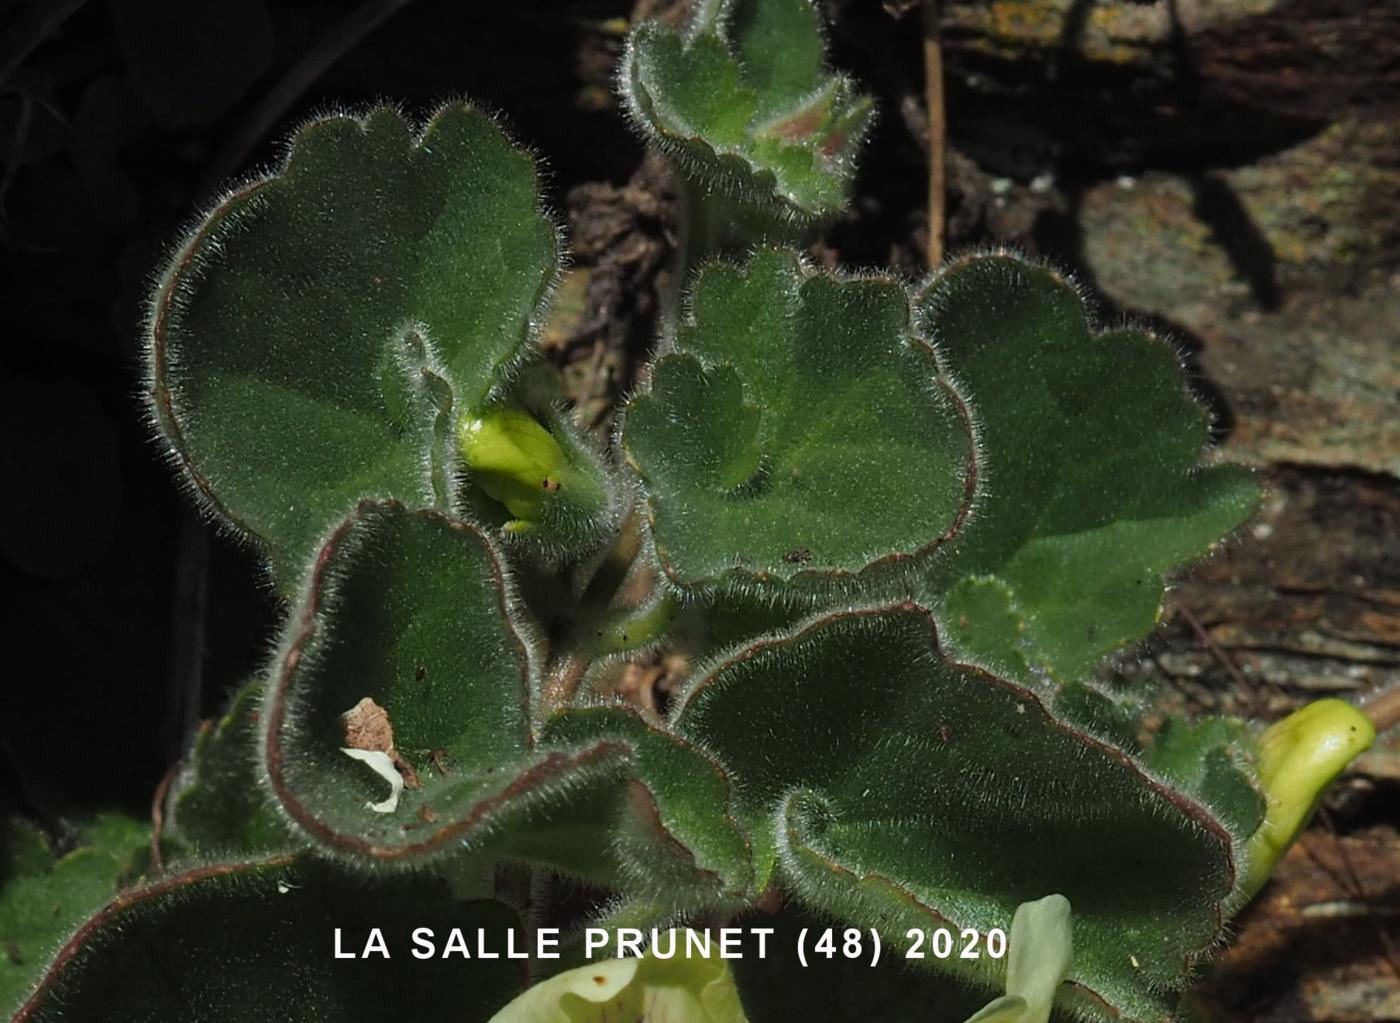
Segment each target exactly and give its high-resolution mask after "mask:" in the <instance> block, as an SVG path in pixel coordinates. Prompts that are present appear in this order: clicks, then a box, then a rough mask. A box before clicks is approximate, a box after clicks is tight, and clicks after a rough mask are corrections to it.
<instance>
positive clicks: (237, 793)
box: [160, 680, 296, 862]
mask: <svg viewBox="0 0 1400 1023" xmlns="http://www.w3.org/2000/svg"><path fill="white" fill-rule="evenodd" d="M262 698H263V684H262V682H261V681H260V680H254V681H251V682H248V683H246V684H244V686H243V687H242V688H240V689H239V690H238V692H237V693H235V694H234V697H233V699H232V700H231V701H230V702H229V706H228V709H227V711H225V713H224V715H223V716H222V717H221V718H220V719H219V720H218V721H217V722H211V721H206V722H204V724H203V725H201V726H200V728H199V731H198V732H196V734H195V740H194V746H193V747H192V748H191V749H190V752H189V754H188V756H187V757H186V760H185V763H184V764H183V765H182V766H181V769H180V773H179V774H178V775H177V776H176V778H175V782H174V784H173V785H172V786H171V789H170V794H169V797H168V798H167V800H166V804H165V806H166V809H165V820H164V827H163V829H162V833H161V835H160V840H161V842H162V843H163V845H164V846H165V851H166V855H167V861H168V858H169V856H170V854H177V855H184V856H190V857H195V858H199V859H202V860H204V861H205V862H208V861H209V860H211V859H231V858H247V857H251V856H257V855H269V854H271V853H274V852H281V851H285V850H287V849H289V848H291V847H292V846H293V845H295V844H296V842H295V839H294V838H293V836H292V834H291V833H290V832H289V831H288V829H287V826H286V824H285V823H284V822H283V820H282V818H281V816H280V815H279V814H278V813H277V810H276V808H275V806H274V805H273V803H272V801H271V800H270V799H268V795H267V792H266V790H265V789H264V788H263V787H262V786H261V785H260V784H259V783H258V767H257V756H256V754H257V744H258V707H259V705H260V704H261V702H262Z"/></svg>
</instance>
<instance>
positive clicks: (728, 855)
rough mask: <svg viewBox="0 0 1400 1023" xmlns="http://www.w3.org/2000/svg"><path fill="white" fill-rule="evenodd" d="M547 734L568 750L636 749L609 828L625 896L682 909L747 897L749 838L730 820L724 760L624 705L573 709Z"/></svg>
mask: <svg viewBox="0 0 1400 1023" xmlns="http://www.w3.org/2000/svg"><path fill="white" fill-rule="evenodd" d="M543 735H544V739H545V740H546V741H549V742H554V743H560V744H565V745H570V746H577V745H580V744H585V743H590V742H597V741H600V740H607V739H611V740H613V741H616V742H619V743H623V744H626V745H627V746H628V747H629V748H630V750H631V758H630V770H629V775H628V781H627V788H626V791H625V792H624V794H623V797H622V799H621V800H620V804H621V805H620V806H619V807H618V808H617V810H616V811H615V812H614V815H613V816H612V817H611V818H610V819H609V820H607V821H606V822H605V826H606V827H607V829H608V831H609V838H610V840H611V844H612V846H613V848H614V850H615V852H616V854H617V856H618V858H619V860H620V877H619V883H620V886H621V887H622V888H623V891H624V894H625V895H627V896H629V897H634V898H643V899H646V900H647V901H648V902H649V903H651V904H652V905H656V906H667V907H671V908H673V909H677V910H682V911H684V910H690V909H694V908H695V907H696V906H714V905H716V904H719V903H722V902H726V901H727V902H730V903H737V902H739V901H741V900H742V899H743V898H744V896H745V893H746V892H748V890H749V887H750V882H751V881H752V877H753V867H752V864H751V861H750V857H749V847H748V839H747V838H746V837H745V836H744V833H743V832H742V831H741V830H740V829H739V826H738V824H737V822H736V821H735V820H734V817H733V816H732V814H731V809H730V803H731V786H730V782H729V778H728V777H727V775H726V774H725V772H724V769H723V767H721V765H720V764H719V762H718V761H716V760H715V759H714V758H713V757H711V756H710V755H709V754H707V753H706V752H705V751H703V750H701V749H699V748H697V747H696V746H694V745H692V744H691V743H689V742H686V741H685V740H683V739H681V738H679V737H678V736H676V735H674V734H672V733H670V732H668V731H666V730H665V729H663V728H661V727H658V726H657V725H654V724H650V723H648V722H647V721H644V720H643V719H642V718H641V717H640V716H639V715H638V714H637V713H636V712H635V711H632V710H631V709H629V708H625V707H621V706H616V707H576V708H569V709H567V710H564V711H561V712H559V713H558V714H556V715H555V717H553V718H552V719H550V721H549V722H548V723H547V724H546V726H545V729H544V733H543Z"/></svg>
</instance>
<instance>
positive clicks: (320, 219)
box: [148, 104, 559, 590]
mask: <svg viewBox="0 0 1400 1023" xmlns="http://www.w3.org/2000/svg"><path fill="white" fill-rule="evenodd" d="M558 260H559V239H558V237H557V232H556V229H555V226H554V224H553V223H552V221H551V220H550V219H549V217H548V216H546V215H545V214H544V213H543V212H542V211H541V209H540V207H539V200H538V196H537V181H536V172H535V167H534V164H533V162H532V161H531V159H530V157H529V155H528V154H526V153H525V152H523V151H522V150H520V149H518V148H516V147H515V146H513V145H512V144H511V142H510V141H509V140H508V139H507V138H506V136H505V135H504V134H503V133H502V132H501V130H500V129H499V128H498V127H497V126H496V125H495V123H494V122H493V121H492V120H491V119H490V118H489V117H487V116H486V115H485V114H482V113H480V112H478V111H476V110H473V109H471V108H470V107H467V106H464V105H462V104H452V105H449V106H446V107H444V108H443V109H442V110H440V111H439V112H438V113H437V114H436V115H435V116H434V117H433V118H432V119H431V120H430V121H429V123H428V125H427V127H426V128H425V129H424V130H423V131H422V133H421V134H415V132H414V130H413V129H412V127H411V126H410V125H409V124H408V122H406V121H405V120H404V118H403V117H402V116H401V115H399V114H398V113H397V112H396V111H394V110H391V109H389V108H384V107H381V108H378V109H375V110H373V111H371V112H370V113H369V114H367V115H366V116H364V117H362V118H354V117H349V116H345V115H341V114H336V115H332V116H328V117H323V118H320V119H318V120H315V121H312V122H310V123H309V124H307V125H306V126H305V127H303V128H302V129H301V130H300V132H298V134H297V135H296V137H295V138H294V139H293V140H292V143H291V146H290V148H289V151H288V155H287V158H286V162H285V163H284V165H283V166H282V167H281V168H280V169H279V170H277V171H276V172H274V173H273V174H271V175H269V176H267V177H265V178H260V179H258V180H255V181H253V182H251V183H249V184H248V185H245V186H243V187H241V188H239V189H237V190H235V191H234V192H232V193H231V194H230V195H228V196H227V197H226V198H225V199H224V200H223V201H222V202H220V203H219V204H218V205H217V206H216V207H215V208H214V209H213V210H212V211H211V212H210V213H209V214H208V215H207V216H206V217H205V218H204V220H203V221H202V222H201V223H200V224H199V225H198V226H197V227H196V228H195V229H194V230H193V231H192V232H191V233H190V235H189V237H188V238H187V239H186V241H185V243H184V244H183V245H182V246H181V247H180V249H179V251H178V252H177V253H176V254H175V256H174V258H173V259H172V260H171V262H170V265H169V267H168V268H167V269H166V271H165V274H164V276H163V277H162V279H161V282H160V286H159V288H158V290H157V292H156V294H155V296H154V298H153V300H152V303H151V309H150V316H149V339H148V340H149V348H150V387H151V402H152V407H153V409H154V413H155V418H156V421H157V423H158V425H159V426H160V428H161V430H162V431H163V433H164V434H165V436H166V438H167V440H168V441H169V443H170V446H171V451H172V455H173V457H174V458H175V459H176V460H177V461H178V462H179V464H180V465H181V467H182V468H183V469H184V471H185V475H186V476H187V477H188V478H189V480H190V481H191V482H192V483H193V485H194V486H195V488H196V489H197V490H198V491H199V493H200V495H201V496H202V497H203V498H204V499H205V500H206V501H207V502H208V503H209V505H210V506H211V507H212V508H213V509H214V510H215V511H217V512H218V514H219V515H220V517H221V518H222V519H223V520H224V521H225V522H226V523H227V524H228V525H230V526H231V527H233V528H234V529H236V530H237V531H238V532H239V533H241V534H243V535H245V536H247V537H249V538H251V539H252V540H253V541H254V542H256V543H257V544H259V545H260V546H261V547H262V548H264V549H265V551H266V552H267V553H268V554H269V555H270V557H271V558H272V560H273V564H274V571H275V574H276V577H277V579H278V582H279V584H280V585H281V586H282V588H283V589H284V590H288V589H291V588H293V587H294V585H295V582H296V579H297V573H298V572H299V571H300V570H301V566H302V564H303V563H304V561H305V559H307V558H308V557H309V556H310V554H311V553H312V551H313V550H314V547H315V544H316V542H317V541H318V540H319V538H320V537H321V535H322V534H323V533H324V532H325V531H326V530H327V529H329V528H330V527H331V526H332V525H334V523H336V522H338V521H339V520H340V519H341V518H342V517H343V516H344V515H345V514H346V513H347V512H348V511H349V509H350V508H351V507H353V505H354V504H355V502H356V501H357V500H359V499H361V498H363V497H383V498H390V497H392V498H397V499H399V500H402V501H404V502H405V503H407V504H409V505H411V506H416V507H439V508H441V509H444V510H451V508H452V507H453V499H452V495H451V493H450V481H451V480H452V478H453V476H454V473H455V464H454V463H453V461H452V460H453V458H454V457H455V445H453V443H452V438H451V434H452V431H451V429H450V427H449V428H444V422H447V421H450V419H451V417H452V416H454V414H460V413H461V412H463V411H464V410H472V409H475V408H478V407H479V406H481V405H483V404H485V403H486V402H487V400H488V398H489V397H491V396H492V394H493V391H494V390H495V389H496V388H497V386H498V385H499V384H500V383H501V381H502V380H503V379H504V378H505V377H507V376H508V375H509V374H510V373H511V372H512V370H513V367H514V366H515V365H516V364H517V363H519V362H520V360H521V359H522V358H524V357H525V356H526V354H527V352H528V350H529V346H530V343H531V341H532V337H533V333H534V329H535V320H536V317H537V313H538V309H539V307H540V304H541V303H542V301H543V300H544V298H545V296H546V294H547V292H548V290H549V288H550V286H551V284H552V282H553V280H554V277H555V274H556V272H557V266H558Z"/></svg>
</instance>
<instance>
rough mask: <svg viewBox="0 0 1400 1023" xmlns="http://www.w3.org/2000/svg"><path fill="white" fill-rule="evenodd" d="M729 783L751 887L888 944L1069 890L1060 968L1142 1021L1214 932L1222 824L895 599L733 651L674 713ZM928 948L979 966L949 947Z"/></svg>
mask: <svg viewBox="0 0 1400 1023" xmlns="http://www.w3.org/2000/svg"><path fill="white" fill-rule="evenodd" d="M674 726H675V728H676V730H677V731H678V732H679V733H680V734H681V735H682V736H684V737H686V738H689V739H691V740H692V741H695V742H697V743H698V744H700V745H702V746H704V747H706V748H707V749H709V750H711V751H712V752H713V753H714V754H715V755H716V756H717V757H718V758H719V759H720V761H721V762H722V763H723V764H724V765H725V767H726V768H727V769H728V771H729V772H730V774H731V776H732V777H733V778H734V782H735V791H736V799H735V806H736V812H737V815H738V817H739V820H740V823H741V825H742V826H744V827H745V828H746V830H748V831H749V833H750V835H751V838H752V841H753V843H754V850H755V870H756V873H757V880H756V883H757V884H758V885H759V886H760V887H761V886H763V885H764V884H765V883H766V878H769V877H772V878H774V879H781V880H783V881H785V882H786V883H787V884H788V885H790V886H791V887H793V888H794V889H796V891H797V893H798V894H799V895H800V896H801V898H802V899H803V900H804V901H806V902H807V903H809V904H811V905H813V906H815V907H816V908H818V909H821V910H823V911H826V912H831V913H834V914H836V915H838V916H839V917H840V918H842V919H843V920H846V921H848V922H850V924H852V925H854V926H864V927H870V926H875V927H880V928H882V929H884V930H885V931H887V932H888V933H889V934H891V935H894V936H895V937H896V938H898V939H902V938H903V935H904V933H905V930H906V929H908V928H910V927H919V928H923V929H928V928H932V927H937V926H948V927H957V928H972V929H974V930H976V931H979V932H983V933H985V932H986V931H987V930H989V929H990V928H992V927H1001V928H1005V927H1007V926H1008V924H1009V922H1010V920H1011V916H1012V912H1013V911H1014V909H1015V907H1016V906H1017V905H1018V904H1019V903H1021V902H1024V901H1027V900H1030V899H1033V898H1038V897H1039V896H1040V895H1042V894H1043V893H1045V892H1046V891H1055V892H1060V893H1062V894H1063V895H1065V896H1066V897H1067V898H1068V899H1069V900H1070V902H1071V903H1072V904H1073V905H1074V907H1075V948H1076V958H1075V965H1074V969H1073V971H1072V972H1071V980H1072V981H1075V982H1077V983H1078V984H1080V985H1082V986H1083V987H1084V988H1085V989H1087V990H1091V991H1093V992H1095V993H1096V994H1097V997H1098V998H1099V999H1102V1000H1103V1001H1106V1002H1107V1003H1109V1004H1110V1005H1111V1006H1113V1007H1114V1008H1115V1009H1116V1010H1117V1011H1118V1012H1120V1013H1121V1014H1122V1015H1123V1016H1125V1017H1127V1018H1131V1019H1152V1018H1155V1016H1156V1015H1158V1014H1159V1013H1160V1011H1161V1007H1162V1001H1161V998H1160V996H1159V994H1158V992H1160V991H1161V990H1163V989H1166V988H1174V987H1178V986H1180V985H1181V984H1182V983H1184V981H1185V979H1186V976H1187V974H1188V972H1189V969H1190V967H1191V964H1192V962H1193V961H1194V960H1195V958H1196V957H1197V956H1199V955H1201V954H1202V953H1203V952H1204V951H1205V950H1206V949H1208V948H1209V947H1210V946H1211V944H1212V943H1213V942H1214V941H1215V940H1216V939H1217V938H1218V936H1219V934H1220V928H1221V918H1222V912H1223V907H1224V905H1225V903H1226V900H1227V899H1228V898H1229V896H1230V894H1231V891H1232V888H1233V886H1234V880H1235V862H1234V859H1233V856H1232V843H1231V836H1230V834H1229V832H1228V831H1227V829H1226V827H1225V825H1224V824H1223V823H1222V822H1221V821H1219V820H1217V819H1216V818H1215V817H1214V816H1213V815H1212V814H1211V813H1210V812H1209V811H1208V810H1207V809H1205V808H1204V807H1202V806H1201V805H1199V804H1198V803H1196V802H1195V801H1194V800H1193V799H1192V798H1190V797H1189V796H1188V795H1186V794H1184V793H1182V792H1178V791H1175V790H1173V789H1171V788H1169V787H1167V786H1166V785H1164V784H1162V783H1161V782H1159V781H1156V780H1155V779H1153V778H1152V777H1151V776H1149V775H1148V774H1147V773H1146V772H1145V771H1144V770H1143V769H1142V767H1141V766H1139V764H1138V763H1137V762H1136V761H1134V760H1133V759H1132V758H1131V757H1129V756H1128V755H1127V754H1126V753H1124V752H1122V751H1120V750H1118V749H1116V748H1114V747H1113V746H1110V745H1108V744H1107V743H1105V742H1103V741H1102V740H1100V739H1097V738H1095V737H1093V736H1091V735H1089V734H1087V733H1085V732H1082V731H1080V730H1079V729H1077V728H1076V727H1074V726H1072V725H1069V724H1067V723H1065V722H1063V721H1060V720H1058V719H1057V718H1056V717H1055V716H1054V715H1053V714H1052V712H1051V711H1050V710H1049V709H1047V707H1046V705H1045V703H1044V702H1043V701H1042V699H1041V697H1040V696H1039V695H1038V692H1037V691H1035V690H1032V689H1030V688H1027V687H1024V686H1021V685H1018V684H1015V683H1013V682H1010V681H1008V680H1005V679H1002V678H999V677H997V676H994V675H992V674H990V673H989V672H987V671H985V670H983V669H980V668H976V667H972V666H969V665H965V664H960V663H957V662H954V661H951V660H949V659H947V658H946V657H945V656H944V655H943V653H942V652H941V650H940V648H939V643H938V636H937V631H936V628H935V625H934V622H933V620H932V618H931V617H930V616H929V614H928V612H926V611H925V610H923V609H922V608H919V607H917V606H915V605H911V604H901V605H894V606H889V607H885V608H876V609H870V610H861V611H848V612H840V613H834V614H831V615H829V616H826V617H823V618H820V619H817V620H815V621H813V622H811V623H809V624H808V625H806V626H804V627H802V628H800V629H798V630H796V631H795V632H792V633H790V634H788V635H786V636H782V637H778V638H773V639H769V640H765V641H762V642H759V643H756V644H754V645H752V646H750V647H748V648H746V649H743V650H741V651H739V652H737V653H734V654H733V655H731V656H730V657H728V658H727V659H725V660H724V661H722V662H721V663H719V664H718V665H716V666H715V667H714V668H712V669H711V670H709V671H707V672H705V673H704V674H703V675H701V676H700V677H699V678H698V680H697V681H696V682H695V683H694V684H693V685H692V686H691V688H690V689H689V690H688V692H686V693H685V694H684V696H683V698H682V700H681V702H680V704H679V706H678V708H677V711H676V713H675V719H674ZM933 965H938V966H943V967H945V968H950V969H955V970H961V969H967V970H971V971H979V972H980V973H981V977H982V979H983V980H984V981H985V980H987V979H989V977H991V976H993V973H992V971H994V970H995V969H996V967H995V964H993V963H991V962H990V961H988V960H987V959H986V958H985V957H984V958H983V959H982V960H979V961H977V962H971V961H968V960H962V959H959V958H954V959H952V960H950V961H948V962H946V963H934V964H933Z"/></svg>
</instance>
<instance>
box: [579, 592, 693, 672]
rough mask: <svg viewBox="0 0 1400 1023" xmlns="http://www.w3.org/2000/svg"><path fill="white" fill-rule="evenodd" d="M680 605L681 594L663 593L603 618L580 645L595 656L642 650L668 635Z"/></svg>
mask: <svg viewBox="0 0 1400 1023" xmlns="http://www.w3.org/2000/svg"><path fill="white" fill-rule="evenodd" d="M680 609H681V602H680V600H679V599H678V598H677V597H675V596H674V595H672V594H670V593H662V594H660V595H659V596H657V597H656V598H654V599H650V600H648V601H646V602H645V603H643V604H642V605H640V606H639V607H634V608H628V609H627V610H626V611H622V612H618V613H615V614H613V615H612V616H608V617H604V618H602V619H601V620H599V621H598V622H597V623H596V624H595V625H594V626H593V628H592V629H591V630H589V632H590V634H589V635H586V636H585V637H584V639H583V642H582V643H581V644H580V645H581V647H582V648H583V650H584V651H585V652H586V653H588V654H590V655H592V656H594V657H601V656H603V655H604V654H619V653H623V652H625V651H627V650H638V649H640V648H642V647H644V646H647V645H649V644H650V643H653V642H655V641H656V640H658V639H660V638H661V637H662V636H664V635H665V634H666V631H667V630H668V629H670V627H671V624H672V623H673V622H674V621H675V620H676V615H677V614H678V613H679V612H680Z"/></svg>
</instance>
